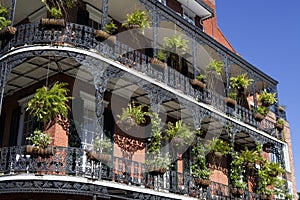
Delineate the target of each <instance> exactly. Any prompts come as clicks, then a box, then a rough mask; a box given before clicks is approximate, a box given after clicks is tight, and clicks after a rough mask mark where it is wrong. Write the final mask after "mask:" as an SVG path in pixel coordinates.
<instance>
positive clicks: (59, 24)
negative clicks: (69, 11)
mask: <svg viewBox="0 0 300 200" xmlns="http://www.w3.org/2000/svg"><path fill="white" fill-rule="evenodd" d="M40 25H41V26H42V27H45V28H64V27H66V21H65V20H64V19H51V18H42V19H41V21H40Z"/></svg>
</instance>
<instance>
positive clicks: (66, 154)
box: [0, 146, 258, 199]
mask: <svg viewBox="0 0 300 200" xmlns="http://www.w3.org/2000/svg"><path fill="white" fill-rule="evenodd" d="M52 148H53V151H52V152H51V155H45V154H35V153H33V154H32V153H29V152H28V146H16V147H3V148H1V149H0V151H1V154H0V156H1V159H0V192H9V191H10V190H11V191H12V190H14V189H15V188H10V187H17V186H15V185H14V183H10V181H12V180H15V183H18V181H22V180H27V181H28V184H25V185H22V187H20V188H18V190H20V191H19V192H21V191H35V192H41V191H39V190H45V191H46V190H47V189H49V188H52V189H54V188H56V185H54V186H53V185H47V184H46V183H48V182H49V181H55V180H57V181H61V180H64V181H67V182H68V181H71V182H72V181H74V182H78V181H79V180H80V181H82V182H85V183H86V182H88V183H89V184H95V185H101V184H99V181H102V182H103V183H107V182H111V183H113V184H114V187H116V188H119V190H120V191H121V190H132V191H136V190H137V188H141V189H142V190H141V191H143V188H146V189H147V188H148V189H151V190H155V191H159V192H162V193H165V194H177V195H184V196H186V197H188V196H190V197H197V198H206V199H219V198H222V199H231V198H233V197H232V195H231V191H230V190H231V189H230V187H229V186H226V185H222V184H220V183H216V182H211V183H210V186H209V187H208V188H206V187H201V186H200V187H199V186H196V185H195V183H194V179H193V177H192V176H191V175H190V174H189V173H179V172H177V171H171V170H169V171H167V172H166V173H165V174H163V175H157V174H151V173H149V172H147V170H146V166H145V164H144V163H139V162H135V161H132V160H127V159H124V158H119V157H113V159H112V160H110V161H109V162H107V163H101V162H97V161H95V160H90V159H88V157H87V156H86V151H85V150H84V149H80V148H71V147H52ZM36 153H37V152H36ZM41 176H43V177H44V178H43V179H39V178H38V177H41ZM9 177H12V178H13V179H11V178H9ZM34 177H37V179H38V180H39V181H38V182H39V183H38V182H37V181H36V183H35V184H36V185H35V186H33V185H32V184H33V183H34V181H32V182H31V181H30V180H35V178H34ZM60 177H66V178H64V179H62V178H60ZM74 177H77V178H79V179H76V181H75V179H72V178H74ZM82 178H83V179H82ZM87 180H88V181H87ZM43 181H44V183H43ZM9 184H10V185H9ZM57 184H58V182H57ZM118 184H121V185H126V187H125V188H124V187H122V186H118ZM62 185H66V183H64V184H62ZM62 185H61V186H62ZM19 186H20V185H19ZM79 186H80V184H79V183H78V187H79ZM102 186H103V187H104V186H107V184H103V185H102ZM69 187H70V188H63V187H58V188H57V189H61V191H60V192H66V191H67V190H70V189H74V188H71V185H69ZM89 187H90V186H89ZM80 189H82V188H78V191H79V190H80ZM64 190H66V191H64ZM70 191H71V190H70ZM104 191H105V192H106V193H104V194H103V195H108V196H110V195H114V194H113V192H111V193H110V190H109V189H108V187H107V190H104ZM111 191H113V190H111ZM115 191H116V190H115ZM145 191H146V190H145ZM123 193H124V192H119V195H122V194H123ZM145 193H149V191H148V192H145ZM124 194H125V193H124ZM127 194H129V195H131V193H130V192H128V193H127ZM132 195H138V194H132ZM242 196H243V198H251V199H252V198H253V199H257V198H258V196H257V195H256V194H254V193H249V192H245V193H244V194H243V195H242ZM126 197H127V198H128V197H129V196H128V195H127V196H126ZM137 198H138V197H137ZM175 199H176V198H175ZM178 199H181V198H180V197H178Z"/></svg>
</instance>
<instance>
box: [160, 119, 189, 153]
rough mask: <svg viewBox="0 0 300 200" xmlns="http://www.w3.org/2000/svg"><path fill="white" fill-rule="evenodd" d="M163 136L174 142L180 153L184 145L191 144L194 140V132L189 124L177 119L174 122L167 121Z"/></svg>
mask: <svg viewBox="0 0 300 200" xmlns="http://www.w3.org/2000/svg"><path fill="white" fill-rule="evenodd" d="M165 138H166V139H167V140H169V141H171V143H173V144H175V147H176V148H178V151H179V152H180V153H182V151H183V150H185V149H184V147H187V146H189V145H190V144H192V142H193V140H194V132H193V131H191V129H190V127H189V126H187V125H186V124H184V123H183V122H182V121H181V120H178V121H176V122H175V124H173V123H172V122H169V123H168V129H167V130H166V136H165Z"/></svg>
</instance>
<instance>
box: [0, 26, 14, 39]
mask: <svg viewBox="0 0 300 200" xmlns="http://www.w3.org/2000/svg"><path fill="white" fill-rule="evenodd" d="M16 32H17V28H15V27H12V26H9V27H6V28H4V29H2V30H1V31H0V40H3V39H6V38H9V37H11V36H13V35H15V34H16Z"/></svg>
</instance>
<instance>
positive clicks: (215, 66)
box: [205, 59, 224, 89]
mask: <svg viewBox="0 0 300 200" xmlns="http://www.w3.org/2000/svg"><path fill="white" fill-rule="evenodd" d="M223 66H224V63H223V62H222V61H217V60H215V59H212V60H211V61H210V62H209V63H208V64H207V65H206V66H205V72H206V77H207V87H208V88H209V89H214V88H215V86H214V80H215V79H216V77H218V76H221V74H222V71H223Z"/></svg>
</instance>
